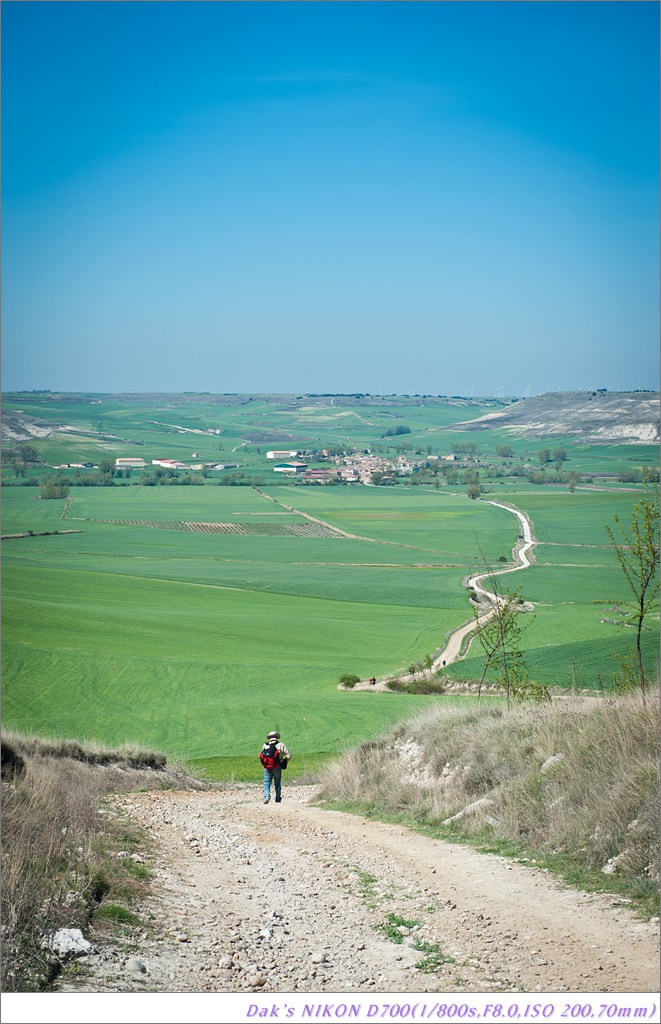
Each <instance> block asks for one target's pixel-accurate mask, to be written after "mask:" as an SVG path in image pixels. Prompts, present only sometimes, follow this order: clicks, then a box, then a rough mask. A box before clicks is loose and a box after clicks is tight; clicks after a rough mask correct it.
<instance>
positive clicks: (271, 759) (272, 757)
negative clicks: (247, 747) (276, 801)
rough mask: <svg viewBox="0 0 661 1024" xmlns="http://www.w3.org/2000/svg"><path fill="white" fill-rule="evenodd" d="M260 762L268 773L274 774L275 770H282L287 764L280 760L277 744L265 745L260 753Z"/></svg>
mask: <svg viewBox="0 0 661 1024" xmlns="http://www.w3.org/2000/svg"><path fill="white" fill-rule="evenodd" d="M259 760H260V761H261V762H262V764H263V765H264V767H265V768H266V770H267V771H268V772H272V771H273V769H274V768H282V767H283V764H286V763H287V762H286V761H281V760H280V751H279V750H278V747H277V745H276V744H275V743H265V744H264V746H263V747H262V749H261V751H260V755H259Z"/></svg>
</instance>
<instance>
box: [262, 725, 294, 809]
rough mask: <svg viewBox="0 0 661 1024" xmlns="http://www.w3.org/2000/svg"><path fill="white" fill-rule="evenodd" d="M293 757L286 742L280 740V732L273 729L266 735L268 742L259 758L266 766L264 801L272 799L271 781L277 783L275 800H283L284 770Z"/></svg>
mask: <svg viewBox="0 0 661 1024" xmlns="http://www.w3.org/2000/svg"><path fill="white" fill-rule="evenodd" d="M290 759H291V754H290V753H289V751H288V750H287V748H286V746H285V745H284V743H281V742H280V733H279V732H276V731H275V730H273V732H270V733H269V734H268V736H267V737H266V743H265V744H264V746H263V747H262V749H261V751H260V754H259V760H260V761H261V762H262V764H263V766H264V803H265V804H267V803H268V802H269V800H270V799H271V783H272V782H274V783H275V802H276V804H279V803H281V801H282V770H283V768H286V767H287V765H288V763H289V761H290Z"/></svg>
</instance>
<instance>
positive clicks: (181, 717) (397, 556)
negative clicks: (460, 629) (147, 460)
mask: <svg viewBox="0 0 661 1024" xmlns="http://www.w3.org/2000/svg"><path fill="white" fill-rule="evenodd" d="M6 494H7V496H6V499H5V508H4V527H3V528H4V530H5V532H6V533H10V532H20V531H26V530H30V529H31V530H32V531H33V532H34V533H35V534H36V533H37V532H39V531H42V530H53V531H55V530H64V529H67V530H69V529H75V530H79V531H80V532H77V533H70V534H69V533H68V534H60V535H52V536H47V537H40V536H29V537H22V538H18V539H14V540H5V542H4V584H3V591H4V601H3V614H4V636H5V643H4V645H3V656H4V659H5V674H4V678H5V685H4V718H5V723H6V724H7V725H8V726H11V727H12V728H15V729H20V730H35V731H36V732H38V733H48V734H53V733H57V734H59V735H64V736H67V735H74V736H81V735H84V736H85V737H86V738H94V739H98V740H101V741H103V742H104V743H110V744H116V743H119V742H123V741H125V740H129V739H130V740H135V741H140V742H143V743H149V744H151V745H153V746H157V747H159V748H160V749H163V750H165V751H166V752H168V753H174V754H178V755H186V756H189V757H195V758H206V757H214V756H219V755H222V754H223V753H225V752H227V755H228V756H229V755H230V754H231V755H242V756H247V755H248V753H249V751H250V750H252V749H253V748H254V746H255V743H256V740H257V739H258V738H259V737H261V734H262V732H265V731H266V730H267V729H268V728H270V727H272V726H273V724H277V726H278V727H279V728H280V729H281V730H282V731H283V732H286V733H287V734H288V735H289V736H292V737H294V738H295V740H294V739H292V743H293V745H295V746H297V749H298V750H299V751H301V752H302V753H306V752H307V753H314V752H328V753H331V752H334V751H337V750H338V749H340V748H342V747H344V746H349V745H351V744H353V743H356V742H358V741H359V740H360V739H362V738H364V737H365V736H366V735H372V734H373V733H374V732H375V731H376V732H378V731H379V730H381V729H382V728H385V727H386V725H388V724H390V723H392V722H393V721H395V720H397V719H398V718H400V717H401V716H402V715H405V714H408V713H409V712H412V711H414V710H418V709H419V707H420V698H417V699H416V698H409V697H400V696H397V697H393V696H390V695H381V696H378V697H377V696H376V695H374V694H369V693H368V694H358V693H356V694H346V693H339V692H338V690H337V680H338V677H339V675H340V674H341V673H343V672H356V673H358V674H359V675H363V676H366V675H370V674H371V673H375V674H377V675H382V674H386V673H389V672H391V671H396V670H399V669H402V668H405V667H406V666H407V665H408V663H409V662H410V661H411V660H412V659H416V658H418V657H420V656H422V655H424V654H425V653H427V652H430V651H433V650H434V649H435V648H436V647H437V645H438V644H440V643H441V642H442V640H443V637H444V635H445V633H446V632H447V631H448V630H451V629H452V628H454V627H455V626H457V625H459V624H460V623H461V622H462V621H463V620H464V619H465V617H466V615H467V605H466V597H465V592H464V591H463V590H462V588H461V580H462V578H463V577H464V576H465V575H466V573H467V572H468V571H469V570H470V569H471V568H474V567H475V564H476V561H477V557H478V550H477V546H476V538H477V536H478V534H482V535H483V536H484V535H489V536H490V537H491V538H492V544H491V546H492V547H493V550H494V551H496V550H497V551H501V550H505V551H507V550H511V547H512V545H513V543H514V540H515V536H516V523H515V521H514V519H513V518H512V517H511V516H509V515H508V514H507V513H504V512H502V511H501V510H495V509H489V507H488V506H483V505H480V504H478V503H475V502H470V501H468V499H467V498H465V496H463V495H461V496H452V495H450V494H442V495H439V494H437V493H434V492H428V491H420V490H418V489H415V490H411V491H407V490H402V491H397V492H394V491H390V492H389V491H379V490H376V489H374V488H360V489H354V490H351V491H348V492H347V491H346V490H345V489H339V488H337V489H334V490H332V492H331V491H326V490H323V489H321V488H319V489H315V490H314V491H312V490H311V491H310V492H308V491H305V492H303V491H300V492H299V491H297V495H299V494H300V496H301V497H303V498H305V499H306V500H305V501H302V502H301V503H300V504H301V507H303V506H305V507H304V509H303V510H304V511H306V512H308V514H314V515H315V516H317V517H318V518H322V515H321V513H322V512H325V511H326V506H325V502H324V495H326V494H327V495H328V496H329V497H332V496H333V495H337V499H336V501H335V503H331V507H330V508H328V514H327V515H324V516H323V518H324V519H325V521H326V522H328V523H329V524H331V525H332V526H336V527H339V528H341V529H343V530H345V531H347V532H354V529H353V528H354V527H356V528H357V527H360V531H361V537H365V538H370V537H371V538H372V539H349V538H345V537H342V536H339V535H331V536H330V537H308V536H280V535H278V534H275V535H272V534H269V533H264V534H260V533H257V534H252V533H251V534H207V533H188V532H182V531H181V530H179V529H177V528H176V526H177V524H178V523H180V522H181V521H183V520H184V519H185V520H186V521H192V522H214V523H249V524H255V523H258V524H260V525H259V527H258V529H261V530H264V531H266V530H268V529H269V528H270V527H271V526H272V525H273V524H276V525H279V524H291V523H295V522H296V521H298V522H300V523H302V524H304V525H305V524H309V520H305V519H303V517H301V516H296V515H295V514H292V513H289V512H286V510H284V509H283V508H282V506H281V505H278V504H276V503H275V502H273V501H271V500H269V499H268V498H267V497H264V496H261V495H259V494H258V493H257V492H256V491H254V490H252V489H250V488H217V489H216V488H179V487H175V488H140V487H131V488H121V489H120V488H117V489H112V490H107V489H103V488H72V491H71V494H70V498H69V499H68V501H67V502H66V503H65V502H64V501H43V500H39V499H38V498H37V497H36V496H35V494H34V492H33V491H31V490H29V489H27V488H26V489H18V488H12V489H10V490H9V491H7V492H6ZM270 494H271V496H272V497H274V498H276V499H277V500H279V499H281V498H283V497H285V498H287V499H288V501H290V500H291V489H289V488H274V489H273V490H272V491H270ZM340 499H341V500H340ZM63 515H64V516H65V518H62V516H63ZM146 522H151V523H153V524H154V525H152V526H147V525H144V523H146ZM372 527H374V529H372ZM471 538H472V543H471ZM462 551H463V553H462ZM428 699H429V700H431V699H433V698H423V700H428Z"/></svg>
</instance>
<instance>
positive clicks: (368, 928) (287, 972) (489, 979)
mask: <svg viewBox="0 0 661 1024" xmlns="http://www.w3.org/2000/svg"><path fill="white" fill-rule="evenodd" d="M287 781H288V780H287ZM287 781H285V784H284V799H283V802H282V803H281V804H275V803H273V802H272V803H270V804H268V805H264V804H263V802H262V799H261V793H260V788H259V786H258V785H257V784H256V785H254V786H233V787H230V788H228V789H226V790H223V791H214V792H192V791H191V792H188V791H186V792H181V791H178V792H177V791H165V792H146V793H139V794H131V795H130V796H128V797H127V796H124V797H122V798H118V801H117V803H118V807H119V808H120V809H121V812H122V813H124V814H126V815H128V816H130V817H131V818H133V819H135V820H137V821H139V822H140V823H141V824H142V825H144V826H145V827H146V828H147V830H148V832H149V834H150V835H151V836H152V837H153V840H154V849H153V850H149V851H147V850H146V851H145V853H144V857H145V861H146V862H147V863H148V864H149V866H150V868H151V870H152V871H153V872H154V875H155V881H154V884H153V894H152V896H151V897H150V898H149V902H148V903H147V904H146V905H145V906H144V907H143V908H142V910H141V916H142V920H143V921H145V922H146V924H147V927H146V929H145V930H144V931H140V930H133V931H132V932H131V931H129V933H128V934H127V936H126V937H125V939H123V940H121V941H119V942H113V943H112V944H110V945H108V944H107V943H104V942H103V940H102V939H100V938H98V937H95V936H94V935H91V936H90V937H91V938H92V941H96V942H97V945H98V949H99V951H98V953H97V954H96V955H94V956H90V957H88V958H86V961H85V965H84V966H81V967H80V969H79V971H78V973H77V974H76V975H75V976H70V975H65V976H64V977H63V978H62V979H61V981H60V983H59V986H58V990H59V991H64V992H81V991H94V992H103V991H106V992H250V991H261V992H356V991H368V992H370V991H371V992H375V993H377V992H462V991H463V992H474V993H479V992H498V991H502V992H507V991H512V992H537V991H546V992H564V991H566V992H603V993H607V992H613V993H615V992H656V991H658V987H659V948H658V920H657V922H656V923H655V924H654V923H647V922H643V921H640V920H638V919H637V918H636V917H635V916H634V915H633V913H632V912H631V910H630V909H629V908H628V907H627V906H625V905H623V901H622V900H620V899H617V898H615V897H613V896H609V895H586V894H583V893H580V892H577V891H575V890H572V889H569V888H566V887H563V886H562V885H560V884H559V883H558V882H557V881H556V880H555V879H554V878H553V877H552V876H551V875H549V874H547V873H546V872H544V871H542V870H539V869H537V868H534V867H526V866H524V865H522V864H518V863H515V862H513V861H510V860H506V859H504V858H501V857H497V856H492V855H483V854H478V853H476V852H474V851H472V850H470V849H468V848H466V847H462V846H458V845H456V846H455V845H452V844H447V843H444V842H440V841H437V840H432V839H427V838H424V837H421V836H419V835H416V834H413V833H410V832H408V831H407V830H406V829H404V828H401V827H399V826H395V825H386V824H380V823H378V822H374V821H368V820H366V819H364V818H361V817H358V816H354V815H349V814H342V813H339V812H336V811H329V810H326V809H324V808H323V807H321V806H318V805H316V806H315V805H314V804H311V803H310V800H311V799H312V798H313V797H314V795H315V788H314V787H308V786H295V785H293V784H289V785H287ZM396 939H399V940H401V941H399V942H398V941H394V940H396Z"/></svg>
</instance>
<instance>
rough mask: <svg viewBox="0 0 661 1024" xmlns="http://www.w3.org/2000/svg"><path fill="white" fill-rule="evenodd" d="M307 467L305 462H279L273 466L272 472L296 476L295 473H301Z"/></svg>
mask: <svg viewBox="0 0 661 1024" xmlns="http://www.w3.org/2000/svg"><path fill="white" fill-rule="evenodd" d="M307 468H308V467H307V463H306V462H281V463H280V465H278V466H274V467H273V472H274V473H289V475H290V476H296V474H297V473H303V472H304V471H305V470H306V469H307Z"/></svg>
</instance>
